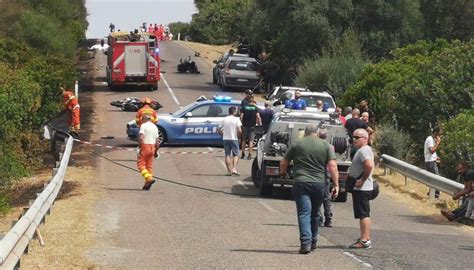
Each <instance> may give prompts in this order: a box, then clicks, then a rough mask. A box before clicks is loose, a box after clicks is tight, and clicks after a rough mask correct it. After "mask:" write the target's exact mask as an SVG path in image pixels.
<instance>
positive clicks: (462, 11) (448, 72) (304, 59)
mask: <svg viewBox="0 0 474 270" xmlns="http://www.w3.org/2000/svg"><path fill="white" fill-rule="evenodd" d="M194 2H195V4H196V7H197V9H198V12H197V13H196V14H194V15H193V18H192V21H191V22H190V23H188V24H186V23H182V22H181V23H174V24H170V26H171V30H172V31H173V32H175V33H178V32H180V33H181V36H188V37H189V38H190V39H191V40H193V41H196V42H202V43H207V44H218V45H221V44H230V43H240V42H243V43H247V44H248V45H249V46H250V48H251V49H250V53H251V55H252V56H254V57H257V58H258V57H259V56H260V53H261V52H266V53H267V55H269V57H270V60H271V61H274V62H276V63H278V64H279V65H280V74H279V83H289V82H290V83H295V84H297V85H300V86H307V87H309V88H310V89H312V90H316V91H327V92H329V93H330V94H332V95H333V96H334V97H335V98H336V102H337V104H338V105H339V106H341V107H344V106H352V107H357V105H358V103H359V101H361V100H362V99H366V100H368V101H369V104H370V107H371V108H372V109H373V110H374V111H375V114H376V116H377V121H378V124H379V126H378V127H377V128H376V130H377V134H376V138H377V140H378V142H376V143H375V147H376V148H377V150H378V151H379V152H380V153H386V154H389V155H394V156H396V157H398V158H401V159H404V160H406V161H408V162H411V163H414V164H420V165H421V163H422V162H423V143H424V140H425V138H426V137H427V136H428V135H430V133H431V129H432V128H433V127H435V126H443V127H444V128H445V135H446V136H445V139H444V140H443V143H442V144H441V148H440V154H441V159H442V164H441V170H442V172H443V174H444V175H446V176H451V177H452V176H453V173H454V164H455V162H456V161H457V160H459V159H461V158H462V159H467V160H469V161H470V162H471V164H472V163H473V159H474V157H473V153H474V152H473V150H474V149H473V148H474V137H473V136H472V134H473V129H472V104H473V93H474V82H473V79H472V78H474V74H473V71H474V62H473V61H472V59H474V55H473V52H474V46H473V45H474V43H473V42H474V41H473V37H474V2H473V1H470V0H455V1H430V0H401V1H376V0H371V1H353V0H343V1H322V0H316V1H309V0H300V1H296V0H288V1H271V0H258V1H257V0H235V1H228V0H222V1H213V0H195V1H194ZM173 28H174V29H173ZM177 31H178V32H177ZM394 138H395V140H393V139H394ZM472 165H473V166H474V164H472Z"/></svg>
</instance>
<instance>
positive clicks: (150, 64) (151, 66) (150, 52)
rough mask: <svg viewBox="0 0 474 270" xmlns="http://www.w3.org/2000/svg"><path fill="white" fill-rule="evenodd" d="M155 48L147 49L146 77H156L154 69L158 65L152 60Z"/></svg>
mask: <svg viewBox="0 0 474 270" xmlns="http://www.w3.org/2000/svg"><path fill="white" fill-rule="evenodd" d="M155 53H156V52H155V47H154V46H153V47H148V55H147V59H148V75H156V69H157V67H158V63H157V61H156V59H155V58H154V55H155Z"/></svg>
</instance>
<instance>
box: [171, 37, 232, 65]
mask: <svg viewBox="0 0 474 270" xmlns="http://www.w3.org/2000/svg"><path fill="white" fill-rule="evenodd" d="M173 42H178V43H180V44H183V45H185V46H187V47H189V48H191V50H193V51H194V52H197V53H199V55H200V57H201V58H203V59H204V61H206V63H208V64H209V65H210V66H214V63H213V62H212V61H214V60H217V59H219V57H220V56H221V55H222V54H223V53H226V52H228V51H229V50H230V49H231V48H234V49H235V50H236V48H235V47H232V44H231V45H220V46H218V45H208V44H203V43H197V42H190V41H173Z"/></svg>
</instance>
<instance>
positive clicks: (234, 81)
mask: <svg viewBox="0 0 474 270" xmlns="http://www.w3.org/2000/svg"><path fill="white" fill-rule="evenodd" d="M258 69H259V63H258V62H257V60H256V59H255V58H251V57H240V56H237V57H234V56H230V57H229V58H227V61H226V62H225V64H224V68H223V70H222V71H221V73H220V76H219V79H218V82H217V84H219V85H220V86H221V89H222V91H226V90H228V89H231V88H236V89H249V88H250V89H254V88H255V87H256V86H257V85H258V83H259V76H258V73H257V72H258Z"/></svg>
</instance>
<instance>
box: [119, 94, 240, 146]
mask: <svg viewBox="0 0 474 270" xmlns="http://www.w3.org/2000/svg"><path fill="white" fill-rule="evenodd" d="M232 106H234V107H237V108H238V109H239V108H240V100H232V99H231V98H230V97H221V96H216V97H214V98H213V99H210V100H208V99H206V98H203V97H200V98H199V99H197V100H196V101H195V102H193V103H191V104H189V105H187V106H185V107H184V108H182V109H180V110H178V111H176V112H174V113H170V114H158V123H156V125H157V126H158V130H159V131H160V135H159V138H160V141H161V143H162V144H164V143H169V144H189V145H191V144H195V145H196V144H197V145H222V136H221V135H219V134H218V132H217V129H218V127H219V125H220V124H221V122H222V120H224V117H226V116H228V115H229V108H230V107H232ZM138 131H139V127H138V125H137V124H136V122H135V120H133V121H130V122H129V123H128V124H127V136H128V139H130V140H133V141H136V140H137V139H138Z"/></svg>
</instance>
